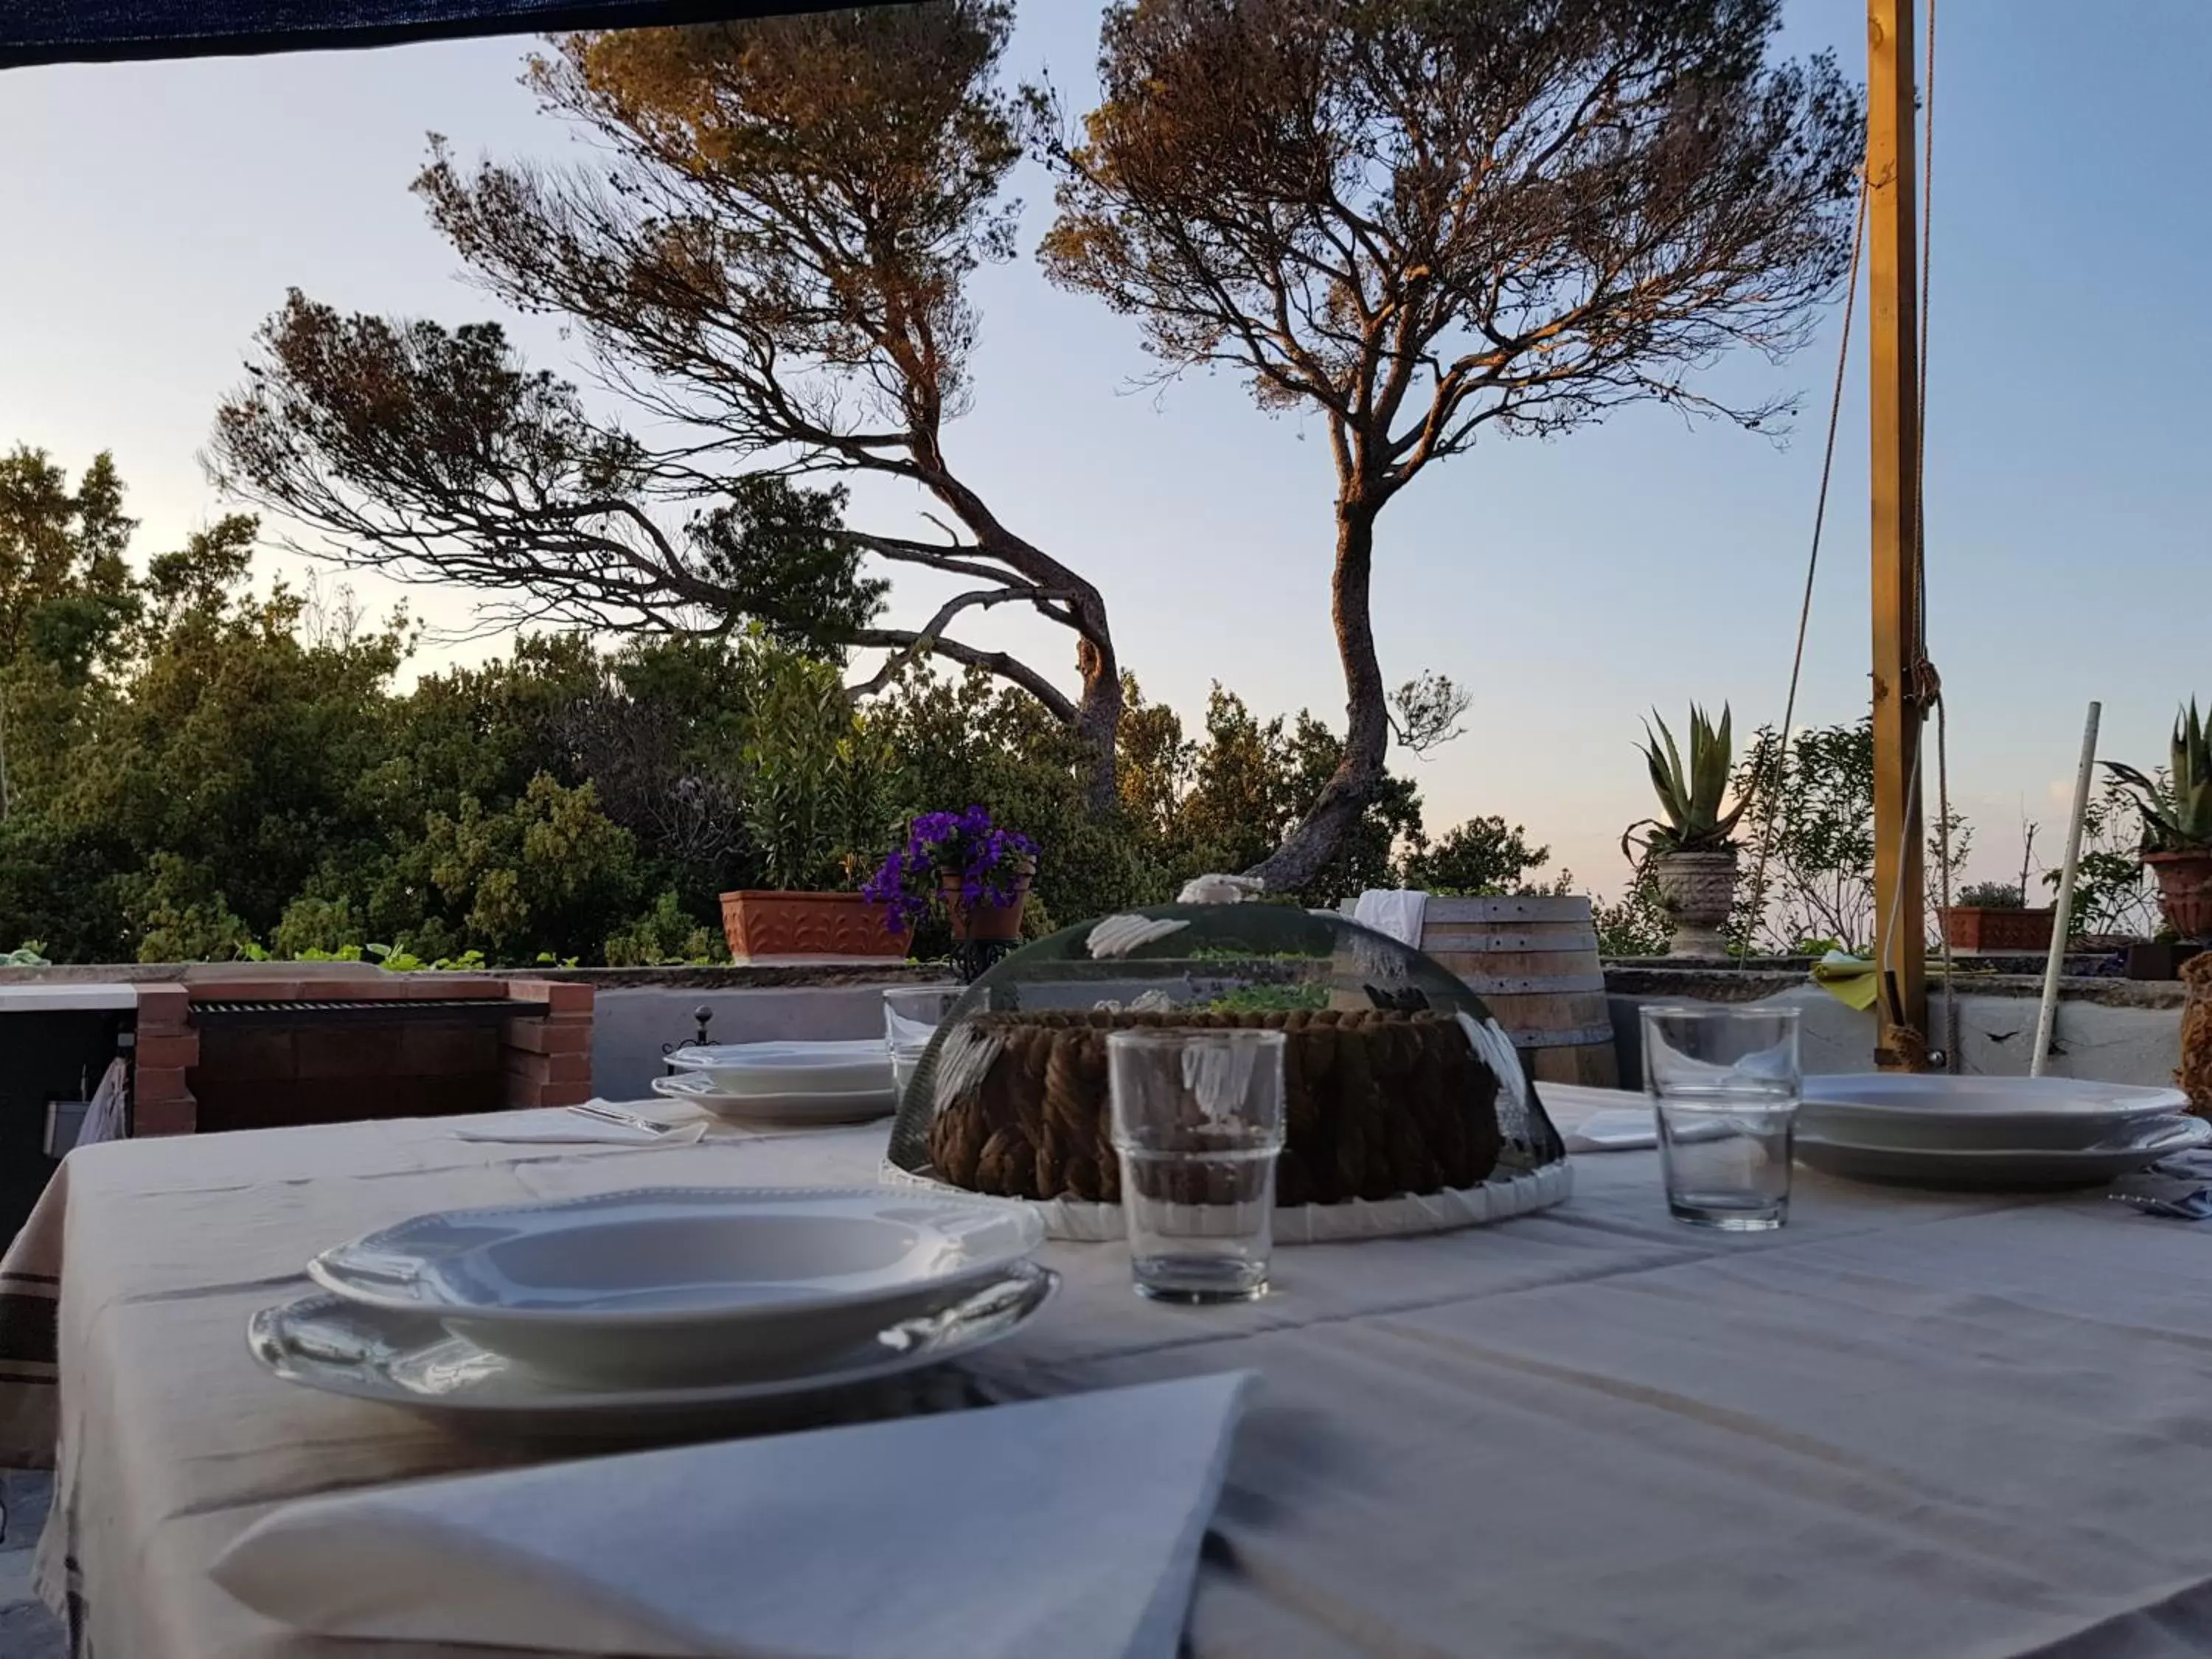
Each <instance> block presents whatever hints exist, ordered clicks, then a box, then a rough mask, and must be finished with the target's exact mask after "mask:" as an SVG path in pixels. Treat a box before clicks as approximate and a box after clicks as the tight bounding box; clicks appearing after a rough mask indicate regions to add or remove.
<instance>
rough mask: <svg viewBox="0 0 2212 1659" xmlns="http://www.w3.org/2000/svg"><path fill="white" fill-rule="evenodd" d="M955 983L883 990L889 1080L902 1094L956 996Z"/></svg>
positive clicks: (956, 987)
mask: <svg viewBox="0 0 2212 1659" xmlns="http://www.w3.org/2000/svg"><path fill="white" fill-rule="evenodd" d="M961 988H962V987H959V986H957V985H895V986H893V987H890V989H888V990H886V991H885V992H884V1041H885V1042H887V1043H889V1044H890V1051H891V1083H892V1085H893V1086H894V1087H895V1088H896V1089H897V1090H898V1091H899V1094H900V1095H901V1097H904V1095H905V1094H906V1085H907V1082H908V1079H911V1078H912V1077H913V1076H914V1072H915V1066H919V1065H921V1056H922V1054H923V1052H924V1051H925V1050H926V1049H927V1048H928V1047H929V1041H930V1039H931V1038H932V1037H933V1036H936V1035H937V1028H938V1027H939V1025H941V1024H944V1023H945V1015H946V1014H947V1013H949V1012H951V1009H952V1005H953V1004H954V1003H956V1002H957V1001H958V1000H960V992H961Z"/></svg>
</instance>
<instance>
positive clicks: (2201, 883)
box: [2143, 848, 2212, 939]
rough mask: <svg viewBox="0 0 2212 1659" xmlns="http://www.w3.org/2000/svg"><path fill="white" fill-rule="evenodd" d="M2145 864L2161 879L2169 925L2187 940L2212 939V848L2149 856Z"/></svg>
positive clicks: (2161, 899)
mask: <svg viewBox="0 0 2212 1659" xmlns="http://www.w3.org/2000/svg"><path fill="white" fill-rule="evenodd" d="M2143 862H2144V863H2145V864H2147V865H2148V866H2150V869H2151V872H2152V873H2153V874H2154V875H2155V876H2157V878H2158V908H2160V910H2162V911H2164V912H2165V913H2166V926H2167V927H2171V928H2172V929H2173V931H2174V932H2175V933H2179V934H2180V935H2181V937H2182V938H2184V939H2212V848H2194V849H2192V850H2191V851H2189V852H2186V853H2145V854H2143Z"/></svg>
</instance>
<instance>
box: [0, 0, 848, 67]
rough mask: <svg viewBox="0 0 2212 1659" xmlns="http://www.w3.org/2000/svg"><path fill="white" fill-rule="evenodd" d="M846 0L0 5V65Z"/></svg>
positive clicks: (350, 41)
mask: <svg viewBox="0 0 2212 1659" xmlns="http://www.w3.org/2000/svg"><path fill="white" fill-rule="evenodd" d="M854 3H856V0H0V69H10V68H15V67H16V66H19V65H21V64H69V63H103V62H112V61H114V60H116V59H119V58H207V57H216V56H221V55H225V54H232V53H240V52H313V51H328V50H331V49H332V48H337V47H346V46H392V45H396V44H397V43H398V42H400V41H404V40H451V39H453V38H455V37H458V36H461V35H469V34H536V33H543V32H545V31H548V30H558V29H580V28H623V27H633V26H635V27H646V26H648V25H652V24H660V23H704V22H718V21H727V20H731V19H734V18H744V17H766V16H772V15H775V14H777V13H779V12H799V11H824V10H829V9H831V8H832V6H833V5H836V4H844V5H852V4H854ZM858 3H871V0H858ZM872 3H881V0H872Z"/></svg>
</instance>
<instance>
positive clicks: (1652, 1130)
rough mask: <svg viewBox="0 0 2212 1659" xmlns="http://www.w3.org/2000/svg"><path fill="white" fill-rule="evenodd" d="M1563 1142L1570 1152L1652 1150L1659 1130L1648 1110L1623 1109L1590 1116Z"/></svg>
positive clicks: (1568, 1131)
mask: <svg viewBox="0 0 2212 1659" xmlns="http://www.w3.org/2000/svg"><path fill="white" fill-rule="evenodd" d="M1563 1138H1564V1139H1565V1141H1566V1143H1567V1150H1568V1151H1569V1152H1633V1151H1635V1150H1636V1149H1637V1148H1638V1147H1641V1146H1657V1145H1658V1144H1659V1129H1658V1126H1657V1125H1656V1123H1655V1122H1654V1121H1653V1120H1652V1116H1651V1109H1650V1107H1649V1106H1623V1107H1619V1108H1607V1109H1604V1110H1601V1111H1595V1112H1592V1113H1591V1114H1590V1115H1589V1116H1588V1117H1586V1118H1584V1119H1583V1121H1581V1122H1580V1123H1577V1124H1576V1125H1575V1127H1573V1128H1571V1129H1569V1130H1566V1131H1565V1134H1564V1137H1563Z"/></svg>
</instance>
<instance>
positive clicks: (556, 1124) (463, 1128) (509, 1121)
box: [453, 1100, 707, 1146]
mask: <svg viewBox="0 0 2212 1659" xmlns="http://www.w3.org/2000/svg"><path fill="white" fill-rule="evenodd" d="M606 1104H608V1103H607V1102H605V1101H600V1100H595V1101H592V1105H594V1106H604V1105H606ZM616 1109H617V1110H618V1111H625V1112H629V1113H632V1114H633V1115H636V1116H640V1117H649V1116H651V1115H652V1114H651V1113H650V1112H641V1111H639V1110H638V1109H637V1108H636V1107H635V1106H618V1107H617V1108H616ZM705 1133H707V1126H706V1124H705V1122H704V1121H701V1122H698V1123H692V1124H687V1125H685V1126H684V1127H681V1128H678V1129H675V1130H672V1131H671V1132H670V1133H667V1134H655V1133H653V1131H652V1130H650V1129H641V1128H639V1127H637V1126H636V1125H635V1124H634V1123H612V1122H610V1121H607V1120H606V1119H605V1118H599V1117H586V1115H584V1114H583V1113H581V1112H572V1111H570V1110H568V1109H567V1108H566V1107H554V1108H551V1109H548V1110H544V1111H526V1112H501V1113H499V1114H497V1115H494V1116H490V1117H483V1118H477V1119H473V1120H471V1121H468V1122H465V1123H458V1124H455V1125H454V1126H453V1138H454V1139H456V1140H489V1141H496V1142H500V1143H502V1144H512V1145H517V1146H690V1145H692V1144H693V1143H694V1142H696V1141H697V1140H698V1139H700V1137H702V1135H704V1134H705Z"/></svg>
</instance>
